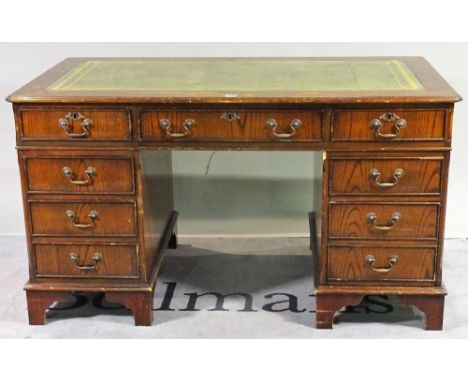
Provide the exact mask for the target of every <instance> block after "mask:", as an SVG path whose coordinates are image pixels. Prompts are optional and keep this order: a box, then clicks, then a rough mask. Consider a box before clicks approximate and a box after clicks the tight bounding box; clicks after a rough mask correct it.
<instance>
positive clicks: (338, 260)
mask: <svg viewBox="0 0 468 382" xmlns="http://www.w3.org/2000/svg"><path fill="white" fill-rule="evenodd" d="M435 257H436V250H435V248H396V247H395V248H392V247H372V246H368V247H366V246H362V247H361V246H359V247H358V246H346V247H337V246H336V247H334V246H331V247H329V249H328V279H329V280H330V281H378V280H381V281H434V277H435V273H434V270H435Z"/></svg>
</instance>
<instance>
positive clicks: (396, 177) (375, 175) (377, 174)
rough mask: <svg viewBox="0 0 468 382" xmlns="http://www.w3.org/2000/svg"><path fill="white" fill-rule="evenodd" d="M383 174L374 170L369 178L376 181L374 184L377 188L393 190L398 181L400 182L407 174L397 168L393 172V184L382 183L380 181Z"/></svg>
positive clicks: (370, 172)
mask: <svg viewBox="0 0 468 382" xmlns="http://www.w3.org/2000/svg"><path fill="white" fill-rule="evenodd" d="M381 175H382V174H381V173H380V171H379V170H378V169H376V168H373V169H371V170H370V171H369V177H370V178H371V179H373V180H374V184H375V185H376V186H379V187H382V188H391V187H393V186H395V185H396V184H397V183H398V181H399V180H400V178H401V177H402V176H403V175H405V172H404V171H403V169H402V168H396V169H395V170H393V174H392V181H391V182H381V181H380V176H381Z"/></svg>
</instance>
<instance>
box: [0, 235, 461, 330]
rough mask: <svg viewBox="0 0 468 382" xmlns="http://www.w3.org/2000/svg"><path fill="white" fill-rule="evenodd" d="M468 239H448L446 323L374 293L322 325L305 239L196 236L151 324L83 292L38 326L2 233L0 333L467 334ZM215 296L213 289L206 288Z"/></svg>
mask: <svg viewBox="0 0 468 382" xmlns="http://www.w3.org/2000/svg"><path fill="white" fill-rule="evenodd" d="M467 273H468V240H461V239H457V240H446V243H445V258H444V280H445V285H446V287H447V289H448V291H449V295H448V296H447V298H446V305H445V321H444V330H443V331H441V332H428V331H424V330H423V329H422V327H423V315H422V314H420V313H419V312H418V311H417V310H415V309H414V308H412V307H407V306H403V305H400V304H399V302H398V301H397V300H396V299H395V298H392V297H377V296H369V297H368V298H367V299H366V300H365V301H364V302H363V303H362V304H361V305H360V306H359V307H357V308H353V309H348V310H345V309H343V312H342V313H340V314H339V315H338V317H337V323H336V324H335V325H334V329H333V330H317V329H315V314H314V311H315V298H314V296H313V295H312V293H313V279H312V274H313V269H312V258H311V256H310V253H309V250H308V240H306V239H297V238H295V239H226V238H224V239H221V238H218V239H190V242H188V240H185V241H182V243H179V248H178V249H176V250H169V249H168V250H167V252H166V258H165V259H164V262H163V265H162V268H161V273H160V277H159V279H158V283H157V287H156V294H155V300H154V322H153V326H151V327H135V326H133V317H132V316H131V314H130V312H129V311H128V310H127V309H125V308H124V307H122V306H120V305H116V304H109V303H107V302H106V301H105V299H104V298H103V296H102V295H101V294H83V293H76V294H74V295H73V296H71V297H70V299H69V300H68V301H67V302H64V303H60V304H55V306H53V307H52V309H50V310H49V311H48V312H47V325H45V326H29V325H28V324H27V311H26V299H25V293H24V292H23V290H22V288H23V285H24V283H25V282H26V280H27V257H26V244H25V240H24V238H23V237H1V238H0V296H1V305H0V337H1V338H468V277H467V276H466V275H467ZM205 294H206V295H205Z"/></svg>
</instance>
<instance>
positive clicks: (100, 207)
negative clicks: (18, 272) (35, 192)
mask: <svg viewBox="0 0 468 382" xmlns="http://www.w3.org/2000/svg"><path fill="white" fill-rule="evenodd" d="M29 206H30V207H29V208H30V214H31V226H32V227H31V232H32V234H33V235H68V236H102V235H106V236H109V235H119V236H134V235H136V215H135V214H136V209H135V204H134V203H133V202H119V203H109V202H106V203H86V202H30V204H29Z"/></svg>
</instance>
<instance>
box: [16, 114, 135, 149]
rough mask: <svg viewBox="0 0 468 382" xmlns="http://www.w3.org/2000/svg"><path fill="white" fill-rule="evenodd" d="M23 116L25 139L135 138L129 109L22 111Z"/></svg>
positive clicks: (76, 140) (22, 124) (91, 139)
mask: <svg viewBox="0 0 468 382" xmlns="http://www.w3.org/2000/svg"><path fill="white" fill-rule="evenodd" d="M20 116H21V118H20V121H21V138H22V139H23V140H47V141H56V140H59V141H74V142H86V141H103V140H105V141H129V140H131V134H130V114H129V112H128V110H94V109H80V108H71V109H40V110H34V109H33V110H22V111H20Z"/></svg>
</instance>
